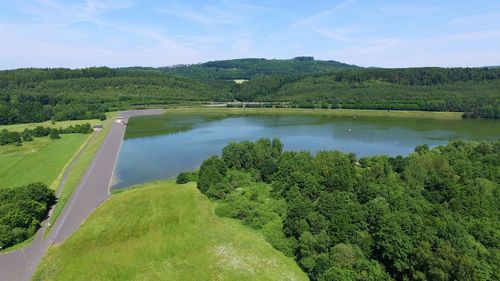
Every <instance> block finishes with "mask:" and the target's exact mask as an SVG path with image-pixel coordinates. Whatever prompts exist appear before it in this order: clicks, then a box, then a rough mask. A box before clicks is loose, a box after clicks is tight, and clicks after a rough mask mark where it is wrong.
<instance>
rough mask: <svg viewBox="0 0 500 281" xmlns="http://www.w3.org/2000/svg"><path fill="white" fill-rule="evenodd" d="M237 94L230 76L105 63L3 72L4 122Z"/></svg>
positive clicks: (0, 112) (0, 105) (0, 111)
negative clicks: (200, 77)
mask: <svg viewBox="0 0 500 281" xmlns="http://www.w3.org/2000/svg"><path fill="white" fill-rule="evenodd" d="M231 99H232V94H231V92H230V83H229V82H227V81H222V80H220V81H216V80H212V81H204V82H201V81H198V80H194V79H190V78H186V77H178V76H173V75H167V74H165V73H161V72H158V71H146V70H124V69H111V68H106V67H99V68H86V69H75V70H70V69H63V68H58V69H16V70H7V71H0V124H13V123H29V122H41V121H46V120H50V119H53V120H56V121H60V120H75V119H89V118H97V117H98V116H100V115H102V113H103V112H106V111H108V110H111V109H123V108H127V107H129V106H131V105H144V104H167V103H178V102H188V101H189V102H192V101H227V100H231Z"/></svg>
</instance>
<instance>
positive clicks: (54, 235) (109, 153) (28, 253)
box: [0, 109, 163, 281]
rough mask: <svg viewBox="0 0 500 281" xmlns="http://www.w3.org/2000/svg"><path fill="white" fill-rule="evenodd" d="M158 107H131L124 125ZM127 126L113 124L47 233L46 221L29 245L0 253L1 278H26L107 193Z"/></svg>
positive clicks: (10, 280) (21, 280)
mask: <svg viewBox="0 0 500 281" xmlns="http://www.w3.org/2000/svg"><path fill="white" fill-rule="evenodd" d="M162 113H163V110H161V109H149V110H130V111H125V112H121V113H120V114H119V116H121V117H123V122H124V123H125V124H126V123H127V121H128V118H129V117H132V116H140V115H157V114H162ZM125 128H126V126H125V125H124V124H120V123H116V122H115V123H113V126H112V128H111V130H110V132H109V133H108V136H107V137H106V139H105V140H104V143H103V144H102V146H101V147H100V149H99V151H98V152H97V154H96V155H95V156H94V159H92V162H91V164H90V166H89V168H87V171H86V172H85V174H84V176H83V178H82V180H81V181H80V183H79V184H78V186H77V187H76V190H75V191H74V192H73V194H72V196H71V198H70V199H69V201H68V203H67V204H66V206H65V208H64V210H63V211H62V212H61V214H60V216H59V218H58V220H57V221H56V223H55V224H54V225H53V226H52V229H51V231H50V233H49V234H48V235H47V236H46V237H45V238H43V234H44V232H45V228H46V227H47V225H46V224H47V220H46V221H45V222H44V223H43V225H42V227H41V228H40V230H39V231H38V232H37V234H36V237H35V239H34V240H33V242H31V243H30V244H29V245H28V246H26V247H24V248H22V249H19V250H15V251H12V252H9V253H5V254H0V280H1V281H4V280H5V281H18V280H19V281H28V280H31V277H32V275H33V273H34V272H35V270H36V267H37V266H38V263H39V262H40V260H41V259H42V257H43V255H44V253H45V252H46V251H47V248H48V247H49V246H50V245H51V244H52V243H62V242H64V240H66V239H67V238H68V237H69V236H71V234H73V232H75V231H76V230H77V229H78V227H79V226H80V225H81V224H82V223H83V222H84V220H85V219H86V218H87V216H88V215H89V214H90V213H91V212H92V211H93V210H94V209H95V208H96V207H97V206H99V205H100V204H101V203H102V202H103V201H105V200H106V199H107V198H108V197H109V196H110V185H111V181H112V179H113V172H114V169H115V165H116V160H117V158H118V153H119V152H120V146H121V143H122V140H123V135H124V133H125Z"/></svg>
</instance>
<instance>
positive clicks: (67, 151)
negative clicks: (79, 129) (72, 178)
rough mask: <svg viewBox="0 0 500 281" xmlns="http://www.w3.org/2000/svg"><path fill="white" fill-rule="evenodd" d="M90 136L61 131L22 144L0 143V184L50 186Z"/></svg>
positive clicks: (8, 185) (52, 185) (0, 185)
mask: <svg viewBox="0 0 500 281" xmlns="http://www.w3.org/2000/svg"><path fill="white" fill-rule="evenodd" d="M89 137H90V135H83V134H64V135H61V139H57V140H52V139H49V138H48V137H43V138H35V139H34V140H33V141H32V142H25V143H23V145H22V146H12V145H4V146H0V187H3V188H5V187H16V186H21V185H25V184H29V183H33V182H43V183H45V184H47V185H48V186H51V187H52V188H56V187H57V184H55V182H56V180H57V179H58V177H59V176H60V175H61V173H62V171H63V170H64V168H65V167H66V165H67V164H68V162H69V161H70V160H71V159H72V158H73V156H74V155H75V153H76V152H77V151H78V150H79V149H80V148H81V147H82V146H83V145H84V143H85V141H86V140H87V139H88V138H89Z"/></svg>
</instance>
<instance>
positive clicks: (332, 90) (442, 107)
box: [234, 68, 500, 118]
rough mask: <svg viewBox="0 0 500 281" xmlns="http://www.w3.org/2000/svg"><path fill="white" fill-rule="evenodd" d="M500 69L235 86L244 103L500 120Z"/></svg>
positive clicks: (276, 79) (354, 74)
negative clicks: (450, 114)
mask: <svg viewBox="0 0 500 281" xmlns="http://www.w3.org/2000/svg"><path fill="white" fill-rule="evenodd" d="M499 87H500V69H487V68H474V69H472V68H463V69H462V68H453V69H446V68H413V69H352V70H344V71H340V72H335V73H332V74H327V75H312V76H306V77H300V76H266V77H258V78H255V79H253V80H250V81H248V82H245V83H243V84H240V85H237V86H236V87H235V90H234V92H235V94H234V96H235V98H236V99H238V100H240V101H266V102H291V104H292V106H293V107H304V108H321V107H322V108H352V109H385V110H422V111H458V112H460V111H462V112H466V114H465V115H464V117H480V118H500V92H499V91H498V88H499Z"/></svg>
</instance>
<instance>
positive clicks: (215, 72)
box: [158, 56, 360, 80]
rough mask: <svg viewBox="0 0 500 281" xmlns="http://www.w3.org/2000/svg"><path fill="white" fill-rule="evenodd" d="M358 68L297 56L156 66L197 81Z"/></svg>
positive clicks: (306, 73) (163, 70)
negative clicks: (291, 57)
mask: <svg viewBox="0 0 500 281" xmlns="http://www.w3.org/2000/svg"><path fill="white" fill-rule="evenodd" d="M354 68H360V67H359V66H356V65H351V64H346V63H342V62H338V61H334V60H327V61H324V60H315V59H314V57H308V56H301V57H295V58H293V59H265V58H243V59H231V60H218V61H209V62H205V63H201V64H192V65H176V66H171V67H160V68H158V69H159V70H160V71H162V72H165V73H170V74H175V75H180V76H188V77H191V78H198V79H226V80H231V79H252V78H254V77H256V76H265V75H309V74H324V73H329V72H333V71H338V70H345V69H354Z"/></svg>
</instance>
